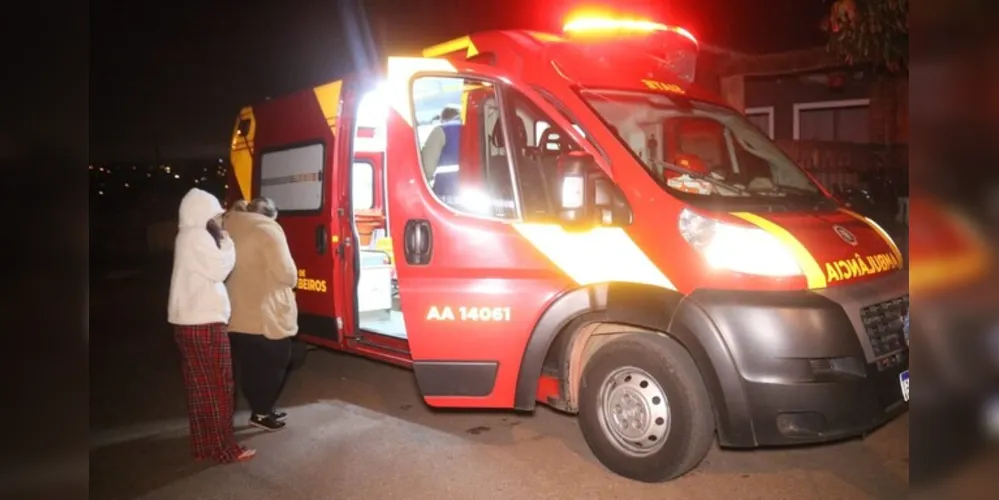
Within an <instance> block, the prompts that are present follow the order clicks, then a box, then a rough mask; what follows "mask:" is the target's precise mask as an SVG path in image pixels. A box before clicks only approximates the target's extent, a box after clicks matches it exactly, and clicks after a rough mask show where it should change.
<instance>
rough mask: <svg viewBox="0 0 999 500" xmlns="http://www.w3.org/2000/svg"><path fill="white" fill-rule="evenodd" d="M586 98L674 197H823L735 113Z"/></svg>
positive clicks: (622, 94) (661, 101) (618, 94)
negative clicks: (681, 194)
mask: <svg viewBox="0 0 999 500" xmlns="http://www.w3.org/2000/svg"><path fill="white" fill-rule="evenodd" d="M581 94H582V96H583V99H584V100H586V102H587V103H588V104H589V105H590V106H591V107H592V108H593V109H594V111H595V112H596V113H597V114H598V115H600V117H601V118H602V119H603V121H604V122H606V123H607V125H608V126H610V127H611V130H612V131H613V132H614V133H615V134H616V135H617V137H618V139H620V140H621V141H622V142H623V143H624V144H625V145H627V147H628V148H629V149H630V150H631V152H632V153H633V154H634V156H635V157H636V158H637V159H638V160H640V161H641V163H642V165H643V166H644V167H645V169H646V170H647V171H648V172H649V174H650V175H652V177H653V178H654V179H655V180H656V182H658V183H659V184H660V185H662V186H664V187H666V188H668V189H670V190H673V191H678V192H683V193H691V194H695V195H701V196H706V197H741V198H747V197H748V198H761V197H765V198H769V199H773V198H774V197H781V198H786V197H798V198H800V197H802V196H806V197H808V198H815V197H823V195H822V194H821V191H820V190H819V188H818V187H817V186H816V185H815V183H813V182H812V181H811V179H809V177H808V176H807V175H805V173H804V172H803V171H802V170H801V169H800V168H799V167H798V166H797V165H795V163H794V162H793V161H792V160H791V159H790V158H788V157H787V155H785V154H784V152H783V151H781V150H780V148H778V147H777V145H775V144H774V143H773V142H772V141H771V140H770V139H769V138H768V137H767V136H766V135H765V134H764V133H763V132H761V131H760V130H759V129H758V128H757V127H756V126H755V125H753V124H752V123H750V122H749V121H748V120H746V118H745V117H744V116H742V115H741V114H739V113H736V112H734V111H733V110H730V109H728V108H725V107H722V106H717V105H714V104H709V103H706V102H702V101H696V100H691V99H687V98H684V97H682V96H676V95H666V94H652V93H646V92H634V91H611V90H605V91H592V90H584V91H583V92H582V93H581ZM823 198H824V197H823Z"/></svg>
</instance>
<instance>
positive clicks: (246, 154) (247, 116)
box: [229, 106, 257, 200]
mask: <svg viewBox="0 0 999 500" xmlns="http://www.w3.org/2000/svg"><path fill="white" fill-rule="evenodd" d="M243 120H250V130H249V131H248V132H247V134H246V137H242V136H241V135H240V134H239V122H241V121H243ZM256 135H257V120H256V118H255V117H254V116H253V108H252V107H250V106H247V107H245V108H243V109H241V110H239V116H237V117H236V125H234V126H233V130H232V144H231V145H230V147H229V164H230V168H232V173H233V176H234V177H235V178H236V184H238V185H239V192H240V194H241V195H242V196H243V199H244V200H249V199H250V198H252V193H253V189H251V188H252V186H251V185H250V183H252V182H253V138H254V136H256Z"/></svg>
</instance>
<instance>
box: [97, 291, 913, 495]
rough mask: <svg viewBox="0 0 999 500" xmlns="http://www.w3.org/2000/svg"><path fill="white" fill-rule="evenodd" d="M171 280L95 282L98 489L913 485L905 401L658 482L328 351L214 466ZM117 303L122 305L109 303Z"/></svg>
mask: <svg viewBox="0 0 999 500" xmlns="http://www.w3.org/2000/svg"><path fill="white" fill-rule="evenodd" d="M165 308H166V284H165V281H164V279H163V278H162V277H153V275H151V274H149V273H145V274H129V273H116V274H114V275H111V276H107V275H105V277H104V278H102V279H99V281H96V280H95V282H94V283H93V285H92V302H91V337H92V351H91V352H92V354H91V456H90V466H91V469H90V481H91V483H90V484H91V498H94V499H133V498H142V499H150V500H152V499H164V500H175V499H181V498H184V499H187V498H191V499H199V500H209V499H228V498H233V499H240V500H249V499H256V498H260V499H273V498H288V499H329V498H336V499H370V500H374V499H382V498H384V499H388V498H392V497H395V498H405V499H421V498H426V499H451V498H453V499H476V500H478V499H482V500H486V499H491V498H496V499H510V498H521V499H525V500H526V499H563V498H564V499H574V500H576V499H579V500H582V499H590V498H592V499H613V498H627V499H629V500H633V499H641V498H657V499H661V498H683V499H685V500H696V499H705V500H707V499H729V500H730V499H753V498H760V499H764V498H765V499H767V500H773V499H779V498H794V499H803V498H836V499H841V498H842V499H851V498H879V499H884V498H904V497H905V496H906V494H907V489H908V457H909V447H908V432H909V421H908V416H907V415H906V416H903V417H901V418H900V419H898V420H896V421H894V422H892V423H891V424H889V425H887V426H885V427H884V428H882V429H880V430H879V431H877V432H875V433H874V434H873V435H872V436H870V437H868V438H867V439H866V440H864V441H860V440H855V441H849V442H845V443H839V444H834V445H828V446H822V447H813V448H798V449H781V450H767V451H754V452H734V451H721V450H718V449H715V450H712V452H711V453H710V454H709V455H708V457H707V459H706V460H705V461H704V462H703V463H702V464H701V466H700V467H699V468H698V469H696V470H695V471H694V472H693V473H691V474H689V475H687V476H685V477H683V478H680V479H678V480H676V481H674V482H672V483H668V484H658V485H648V484H641V483H635V482H631V481H628V480H626V479H622V478H620V477H617V476H615V475H613V474H611V473H609V472H607V471H606V470H604V469H603V468H602V467H601V466H600V464H599V463H597V462H596V460H595V459H594V458H593V456H592V455H591V454H590V453H589V451H588V450H587V448H586V445H585V443H584V442H583V440H582V437H581V435H580V433H579V429H578V427H577V425H576V421H575V419H574V418H572V417H567V416H564V415H561V414H559V413H556V412H553V411H550V410H547V409H545V408H542V409H539V410H538V411H537V412H536V413H535V414H534V415H519V414H513V413H493V412H486V413H484V412H439V411H433V410H430V409H429V408H427V407H426V406H425V405H424V404H423V403H422V401H421V400H420V399H419V398H418V396H417V394H416V390H415V386H414V384H413V380H412V376H411V374H410V373H409V372H407V371H405V370H401V369H397V368H394V367H391V366H387V365H383V364H379V363H375V362H372V361H367V360H364V359H361V358H356V357H351V356H344V355H339V354H334V353H330V352H325V351H315V352H312V353H311V354H310V355H309V360H308V362H307V363H306V366H305V367H304V368H303V369H302V370H300V371H298V372H296V373H295V374H294V375H293V377H292V378H291V379H290V380H289V382H288V386H287V388H286V389H285V392H284V395H283V398H282V405H283V407H284V408H287V409H288V411H289V413H290V417H289V426H288V428H287V429H285V430H283V431H281V432H278V433H274V434H267V433H260V432H257V431H256V430H249V429H247V428H245V427H243V426H242V424H243V423H244V422H245V421H246V415H245V404H242V406H241V409H242V412H241V413H240V414H239V415H237V417H236V418H237V424H238V426H240V427H243V428H241V430H240V437H241V440H242V441H243V442H245V443H246V444H248V445H250V446H252V447H254V448H256V449H257V450H258V456H257V458H256V459H255V460H253V461H252V462H249V463H246V464H237V465H228V466H213V467H210V466H204V465H198V464H195V463H193V462H192V461H191V460H190V459H189V457H188V448H187V436H186V433H187V423H186V418H185V413H184V412H185V410H184V402H183V395H182V392H181V391H182V389H181V379H180V372H179V369H178V366H177V363H178V361H177V354H176V348H175V347H174V345H173V342H172V337H171V335H170V329H169V327H167V326H166V325H165ZM112 314H116V315H117V316H116V317H115V318H112V316H111V315H112Z"/></svg>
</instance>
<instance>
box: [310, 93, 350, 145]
mask: <svg viewBox="0 0 999 500" xmlns="http://www.w3.org/2000/svg"><path fill="white" fill-rule="evenodd" d="M342 86H343V82H342V81H340V80H337V81H335V82H330V83H327V84H325V85H320V86H318V87H316V88H314V89H312V92H313V93H314V94H315V95H316V101H318V102H319V108H320V109H321V110H322V112H323V117H324V118H326V124H327V125H329V127H330V132H333V137H336V119H337V113H339V112H340V88H341V87H342Z"/></svg>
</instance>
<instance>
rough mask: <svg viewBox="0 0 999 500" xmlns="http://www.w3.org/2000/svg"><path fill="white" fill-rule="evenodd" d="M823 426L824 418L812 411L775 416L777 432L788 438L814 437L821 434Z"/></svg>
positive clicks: (824, 424)
mask: <svg viewBox="0 0 999 500" xmlns="http://www.w3.org/2000/svg"><path fill="white" fill-rule="evenodd" d="M825 426H826V416H825V415H823V414H821V413H818V412H814V411H803V412H794V413H781V414H780V415H777V430H778V431H780V433H781V434H783V435H784V436H786V437H789V438H810V437H816V436H819V435H820V434H822V430H823V429H824V428H825Z"/></svg>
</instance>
